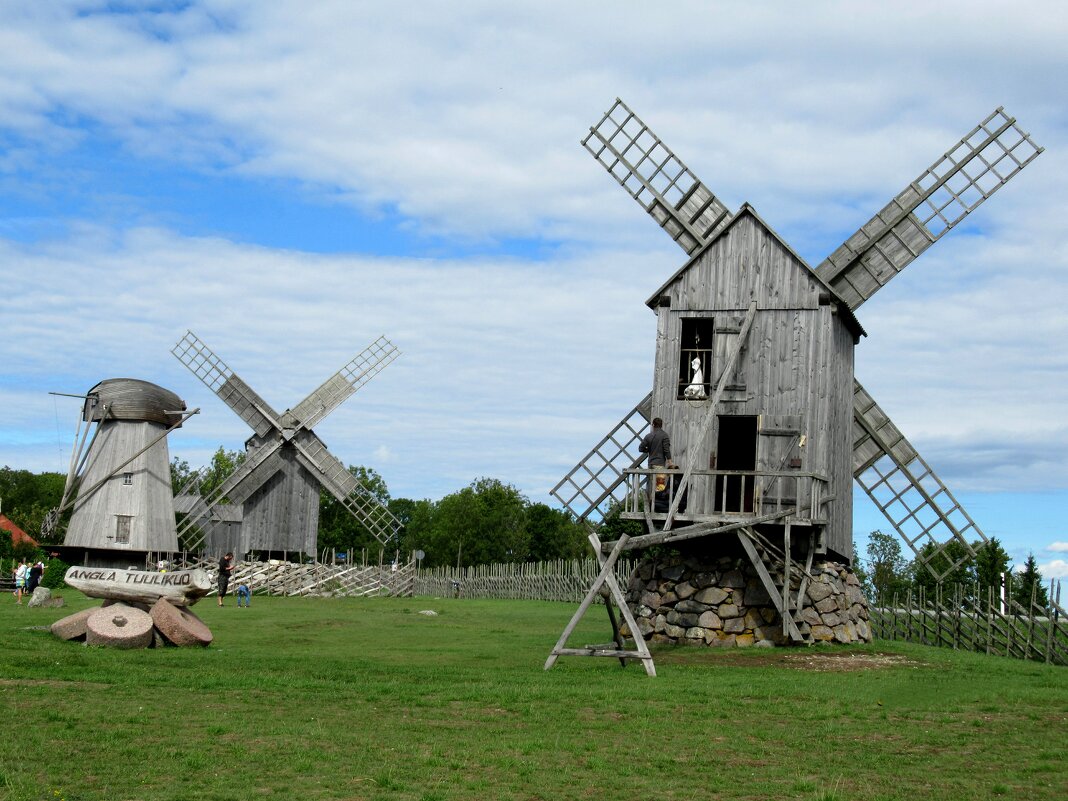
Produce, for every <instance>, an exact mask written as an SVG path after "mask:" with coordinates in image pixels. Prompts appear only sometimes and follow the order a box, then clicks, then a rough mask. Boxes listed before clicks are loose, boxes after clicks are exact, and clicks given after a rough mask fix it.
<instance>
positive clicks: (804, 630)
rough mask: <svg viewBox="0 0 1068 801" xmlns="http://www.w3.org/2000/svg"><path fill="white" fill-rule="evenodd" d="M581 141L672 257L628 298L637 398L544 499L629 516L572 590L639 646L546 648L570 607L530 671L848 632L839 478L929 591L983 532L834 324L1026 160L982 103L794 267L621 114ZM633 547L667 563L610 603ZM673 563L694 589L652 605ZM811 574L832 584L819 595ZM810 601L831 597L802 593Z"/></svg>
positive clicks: (850, 326)
mask: <svg viewBox="0 0 1068 801" xmlns="http://www.w3.org/2000/svg"><path fill="white" fill-rule="evenodd" d="M583 145H584V146H585V147H586V149H587V150H588V151H589V153H590V154H591V155H592V156H593V157H594V158H595V159H597V161H599V162H600V163H601V165H602V166H603V167H604V168H605V169H606V170H607V171H608V172H609V173H610V174H611V175H612V176H613V177H614V178H615V179H616V181H617V182H618V183H619V184H620V185H621V186H622V187H623V188H624V189H626V190H627V192H628V193H629V194H630V195H631V196H632V197H633V198H634V199H635V200H637V201H638V203H639V204H641V206H642V207H643V208H644V209H645V210H646V212H647V213H648V214H649V215H650V216H651V217H652V218H653V219H654V220H655V221H656V223H657V224H658V225H659V226H660V227H661V228H663V230H664V231H665V232H666V233H667V234H668V235H669V236H670V237H671V238H672V239H673V240H674V241H675V242H677V243H678V245H679V246H680V247H681V248H682V250H683V251H684V253H685V254H686V258H687V261H686V262H685V263H684V264H683V265H682V267H681V268H680V269H679V270H678V271H677V272H676V273H675V274H674V275H672V276H671V277H670V278H668V279H667V280H666V281H665V282H664V283H663V284H662V285H661V286H659V287H658V288H656V290H655V291H654V292H653V293H652V294H651V295H650V296H649V298H648V300H647V301H646V304H647V305H648V306H649V308H650V309H651V310H652V311H653V313H654V314H656V319H657V334H656V363H655V366H654V372H653V388H652V392H650V393H649V395H647V396H646V397H645V398H643V399H642V400H640V401H639V402H638V403H637V404H636V405H635V406H634V408H633V409H632V410H631V411H630V412H629V413H628V414H627V415H626V416H625V417H624V418H623V420H622V421H621V422H620V423H619V424H617V425H616V426H615V427H614V428H613V429H612V430H611V431H610V432H609V433H608V434H607V435H606V436H605V437H604V439H602V440H601V442H600V443H598V444H597V446H596V447H594V448H593V450H591V451H590V452H589V453H588V454H587V455H586V456H585V457H584V458H583V459H582V460H581V462H580V463H579V464H578V465H577V466H576V467H575V468H574V469H573V470H572V471H571V472H570V473H568V475H567V476H565V477H564V478H563V480H561V481H560V483H559V484H558V485H557V486H556V487H555V488H554V489H553V491H552V492H553V494H554V495H555V496H556V497H557V498H558V499H559V500H560V501H561V502H562V503H563V504H564V506H565V507H566V508H567V509H569V510H570V511H571V512H572V513H574V514H575V515H576V517H578V518H580V519H584V520H588V521H591V522H592V523H596V522H597V521H600V520H601V519H602V518H603V516H604V515H605V514H606V513H607V512H608V511H609V509H613V510H615V511H618V512H619V516H620V517H621V518H623V519H625V520H635V521H641V522H642V523H643V524H644V531H645V533H644V534H641V535H637V536H630V537H628V536H627V535H623V536H621V537H620V538H619V539H617V540H615V541H613V542H604V543H602V542H601V541H600V538H599V536H598V534H597V533H596V531H594V532H593V533H591V542H592V544H593V546H594V548H595V550H596V552H597V554H598V556H599V558H600V559H601V560H602V562H603V563H604V564H605V565H607V567H606V569H603V570H602V571H601V575H600V576H599V577H598V580H597V581H595V582H594V586H593V587H592V588H591V590H590V592H591V596H590V598H591V599H592V595H593V594H594V593H596V592H604V593H605V594H607V595H609V596H610V597H611V598H613V599H614V601H615V603H616V605H617V606H619V607H620V610H621V612H622V613H623V616H624V619H625V624H626V628H625V629H624V633H629V632H634V631H640V632H641V634H642V635H644V636H638V637H635V638H634V639H635V644H636V645H637V648H638V650H637V651H633V650H626V651H625V650H624V648H623V640H622V638H621V637H620V634H619V631H618V627H616V626H615V625H614V624H613V628H614V635H615V636H614V641H613V644H609V645H607V646H604V647H588V648H578V649H573V648H572V649H569V648H566V647H565V646H566V640H567V637H568V636H569V634H570V632H571V630H572V629H573V628H574V625H575V623H577V620H578V618H579V617H580V616H581V614H582V613H583V612H584V611H585V608H582V607H580V610H579V612H578V613H576V616H575V617H574V618H573V619H572V622H571V624H569V626H568V629H567V630H565V632H564V635H563V636H562V637H561V640H560V642H559V643H558V644H557V647H556V648H555V649H554V651H553V654H552V655H551V656H550V658H549V663H548V664H547V667H548V666H550V665H551V664H552V663H553V662H554V661H555V659H556V657H557V656H559V655H561V654H570V653H596V654H598V655H609V656H619V657H620V658H624V659H626V658H638V659H642V660H643V661H645V664H646V668H647V670H650V671H651V669H652V660H651V658H649V657H648V651H647V649H646V648H645V644H644V639H653V640H670V641H679V640H681V639H684V638H688V639H698V640H700V639H704V640H705V641H706V642H708V643H709V644H724V640H729V642H730V643H737V644H739V645H743V644H748V643H752V642H753V641H754V640H756V641H760V640H770V641H772V642H778V641H780V640H782V641H785V642H789V641H811V640H812V639H835V640H839V641H852V640H864V639H869V638H870V633H869V632H868V631H867V627H866V624H865V621H866V606H865V605H864V604H863V603H862V602H863V600H864V599H863V597H862V596H861V597H860V598H859V599H858V598H857V596H858V595H859V589H857V588H856V583H855V581H856V580H855V577H854V576H853V574H852V571H851V562H852V559H853V539H852V522H853V521H852V484H853V482H854V481H856V482H857V484H859V486H860V487H861V488H863V490H864V491H865V492H866V493H867V494H868V496H869V497H870V498H871V499H872V500H873V501H874V503H875V504H876V506H877V507H878V508H879V509H880V510H881V511H882V512H883V514H884V515H885V516H886V518H887V519H888V520H889V522H890V524H891V525H892V526H893V528H894V530H895V531H896V532H897V533H898V534H899V535H900V537H901V538H902V539H903V540H904V541H905V542H906V543H907V544H908V546H909V547H910V548H911V549H912V550H913V551H914V552H915V554H916V557H917V559H918V561H920V562H921V563H923V564H925V565H926V567H927V569H929V570H931V571H932V572H933V573H934V574H935V576H936V577H937V578H939V579H941V578H942V577H943V576H944V575H946V574H947V573H948V572H949V571H951V570H952V569H953V568H954V567H955V566H956V565H957V564H959V560H960V558H961V557H957V558H956V559H954V558H953V557H952V556H951V553H963V554H966V555H967V554H971V553H972V551H973V549H972V542H974V541H985V537H984V536H983V534H982V532H981V531H980V529H979V527H978V526H977V525H976V523H975V522H974V521H973V520H972V519H971V517H969V516H968V514H967V512H965V511H964V509H963V508H962V507H961V505H960V504H959V503H958V502H957V500H956V499H955V498H954V496H953V495H952V493H950V491H949V489H948V488H947V487H946V486H945V484H944V483H943V482H942V481H941V480H940V479H939V478H938V476H937V475H936V474H935V472H934V470H933V469H932V468H931V466H930V465H928V463H927V462H926V461H925V460H924V459H923V458H922V457H921V456H920V454H919V453H918V452H917V451H916V449H915V448H914V447H913V446H912V445H911V444H910V443H909V441H908V440H907V439H906V438H905V436H904V435H903V434H902V433H901V431H900V430H899V429H898V427H897V426H896V425H895V424H894V423H893V422H892V421H891V420H890V418H889V417H888V416H887V415H886V413H885V412H884V411H883V410H882V409H881V408H880V407H879V406H878V404H877V403H876V402H875V400H874V399H873V398H872V396H871V394H870V393H868V392H867V391H866V390H865V389H864V387H863V386H861V384H860V382H859V381H857V380H856V378H855V377H854V375H853V352H854V346H855V345H856V344H857V343H858V342H859V340H860V337H861V336H863V335H864V330H863V328H862V327H861V324H860V322H859V321H858V319H857V317H856V316H855V312H856V310H857V309H858V308H859V307H860V306H861V305H863V303H864V302H865V301H866V300H868V299H869V298H870V297H872V295H874V294H875V293H876V292H877V291H879V290H880V289H881V288H882V287H884V286H886V284H887V283H889V281H890V280H891V279H892V278H894V277H895V276H896V275H898V273H900V272H901V271H902V270H904V269H905V267H907V266H908V265H909V264H911V263H912V262H913V261H914V260H915V259H916V258H917V257H918V256H920V255H921V254H922V253H923V252H924V251H925V250H927V248H929V247H930V246H931V245H933V244H934V243H935V242H937V241H938V240H939V239H940V238H941V237H942V236H943V235H945V234H946V233H947V232H948V231H949V230H950V229H952V228H953V227H954V226H955V225H956V224H957V223H959V222H960V221H961V220H962V219H963V218H964V217H965V216H966V215H967V214H969V213H970V212H971V211H973V210H974V209H975V208H976V207H977V206H978V205H980V204H981V203H982V202H983V201H984V200H986V199H987V198H989V197H990V196H991V195H992V194H993V193H994V192H996V191H997V190H998V189H999V188H1001V187H1002V186H1003V185H1004V184H1005V183H1006V182H1007V181H1009V180H1010V179H1011V178H1012V177H1013V176H1015V175H1016V174H1017V173H1018V172H1019V171H1020V170H1022V169H1023V168H1024V167H1025V166H1026V165H1027V164H1029V163H1030V162H1031V161H1032V160H1033V159H1034V158H1035V157H1037V156H1038V155H1039V153H1041V152H1042V148H1040V147H1037V146H1036V145H1035V144H1034V143H1033V142H1032V141H1031V138H1030V137H1029V136H1028V135H1027V134H1026V133H1024V132H1023V131H1022V130H1021V129H1020V127H1019V126H1018V125H1017V123H1016V120H1015V119H1014V118H1012V117H1010V116H1009V115H1008V114H1007V113H1006V112H1005V111H1004V110H1003V109H1001V108H998V109H996V110H995V111H994V112H993V113H992V114H990V115H989V116H987V117H986V118H985V119H983V120H982V121H981V122H980V123H979V124H978V125H977V126H976V127H975V128H973V129H972V130H971V131H969V132H968V133H967V135H966V136H965V137H964V138H963V139H961V140H960V141H959V142H958V143H956V144H955V145H954V146H953V147H952V148H951V149H950V150H949V151H947V152H946V153H945V154H944V155H942V156H941V157H939V158H938V159H937V160H936V161H935V163H934V164H933V165H932V166H931V167H929V168H928V169H926V170H924V171H923V172H922V173H921V174H920V175H919V177H918V178H916V180H914V181H912V182H910V183H909V184H908V185H907V186H906V187H905V188H904V190H902V191H901V192H900V193H899V194H898V195H896V196H895V197H894V198H893V199H891V201H890V202H889V203H888V204H887V205H886V206H885V207H884V208H882V209H881V210H880V211H879V212H878V213H877V214H876V215H875V216H874V217H872V219H871V220H869V221H868V222H866V223H865V224H864V225H863V226H861V228H860V230H858V231H857V232H856V233H855V234H853V235H852V236H851V237H849V238H848V239H847V240H846V241H845V242H844V243H843V244H842V245H841V246H840V247H839V248H838V249H836V250H835V251H834V252H833V253H831V254H830V255H829V256H828V257H827V258H826V259H824V260H823V261H822V262H821V263H820V264H818V265H817V266H816V267H815V268H812V267H810V266H809V265H808V264H807V263H806V262H805V261H804V259H802V258H801V257H800V256H798V255H797V253H795V252H794V251H793V249H791V247H790V246H789V244H787V243H786V242H785V241H784V240H783V239H782V238H781V237H780V236H779V235H778V234H777V233H776V232H775V231H774V230H773V229H772V228H771V226H770V225H769V224H768V223H767V222H766V221H765V220H763V219H762V218H761V217H760V216H759V215H758V214H757V212H756V210H755V209H754V208H753V207H752V206H750V205H749V204H744V205H743V206H742V207H741V208H740V209H739V210H738V211H737V212H734V213H732V212H730V211H729V210H728V208H727V207H726V206H725V205H724V203H723V202H722V201H721V200H720V199H719V198H717V197H716V196H715V195H714V194H713V193H712V192H711V191H710V190H709V189H708V188H707V187H706V186H705V185H704V184H703V183H701V182H700V181H699V180H698V179H697V178H696V177H695V176H694V175H693V173H691V172H690V170H689V169H688V168H687V167H686V165H685V164H683V163H682V162H681V161H680V160H679V159H678V158H677V157H676V156H675V155H674V153H672V152H671V150H669V149H668V148H667V146H666V145H664V143H663V142H662V141H661V140H660V138H659V137H657V136H656V135H655V134H654V133H653V132H652V131H651V130H650V129H649V127H648V126H646V125H645V123H643V122H642V120H641V119H639V118H638V117H637V116H636V115H635V114H634V113H633V112H632V111H631V110H630V109H629V108H628V107H627V106H626V105H625V104H624V103H623V102H622V101H620V100H617V101H616V102H615V104H613V106H612V107H611V109H609V111H608V112H607V113H606V114H605V115H604V117H602V119H601V120H600V121H599V122H598V123H597V124H596V125H595V126H594V127H592V128H591V129H590V133H589V135H588V136H587V137H586V138H585V139H584V140H583ZM653 417H659V418H661V419H662V420H663V422H664V428H665V429H666V430H667V431H668V432H670V436H671V441H672V451H673V453H674V454H675V461H676V462H677V463H678V464H677V465H676V466H674V467H671V466H669V467H667V468H664V467H655V468H646V467H643V466H642V458H641V457H642V454H641V453H640V452H639V449H638V445H639V443H640V441H641V439H642V437H643V435H644V434H645V432H646V430H647V427H648V423H649V421H650V420H651V419H652V418H653ZM658 483H659V484H660V485H662V486H663V487H664V489H663V490H661V491H657V485H658ZM950 543H958V544H959V548H958V547H953V548H950V547H949V545H950ZM651 545H666V546H672V547H674V548H675V549H677V550H678V552H679V557H678V559H677V560H676V561H677V562H678V563H679V564H677V565H676V564H670V565H667V567H665V566H664V565H665V563H664V561H663V559H661V560H660V561H659V562H657V560H655V559H650V560H647V561H648V562H649V563H648V564H643V565H642V566H641V568H640V570H639V571H636V574H635V575H634V576H632V577H631V581H630V587H629V601H630V607H631V608H628V604H627V603H626V601H625V599H624V595H623V593H622V590H621V589H620V587H619V584H618V582H617V581H616V579H615V576H614V574H613V570H612V566H611V563H614V561H615V560H616V559H618V557H619V555H620V554H622V553H625V552H628V551H632V550H638V549H643V548H647V547H649V546H651ZM965 558H966V557H965ZM687 560H689V564H691V565H698V564H700V565H702V566H703V567H702V570H703V572H700V571H699V572H700V576H701V580H700V581H697V580H696V579H693V580H690V579H686V580H685V581H682V583H683V584H684V585H686V586H685V588H684V589H683V590H682V593H684V594H685V593H692V594H689V595H686V598H685V599H682V598H679V597H678V595H679V594H678V593H676V592H674V590H672V591H671V592H670V593H665V592H664V591H663V590H664V586H665V584H664V581H665V576H664V575H663V573H664V571H668V572H672V571H673V572H678V571H680V570H685V569H687V568H685V565H686V564H687ZM694 569H697V568H694ZM833 571H837V572H838V573H839V574H840V575H839V578H840V581H841V586H837V585H834V582H831V584H830V585H829V587H830V588H829V589H827V588H824V587H823V586H822V585H823V584H825V583H827V582H828V581H830V579H829V578H828V576H829V575H830V573H831V572H833ZM639 574H640V575H639ZM667 578H668V580H670V581H672V582H674V581H676V580H678V579H677V578H672V577H671V576H668V577H667ZM695 582H696V583H695ZM734 585H739V586H734ZM817 585H821V586H817ZM672 586H674V584H672ZM695 588H696V589H695ZM825 592H829V593H831V596H830V597H831V600H828V597H827V596H824V597H823V598H820V600H819V601H818V602H817V601H814V600H813V599H814V598H815V597H817V596H821V595H823V594H824V593H825ZM724 593H725V594H726V597H725V598H724V597H722V596H723V595H724ZM669 595H670V596H671V597H668V596H669ZM665 598H666V599H667V600H665ZM765 599H766V600H765ZM834 599H837V606H836V607H835V608H833V609H832V608H831V607H832V606H833V605H834V604H833V601H834ZM747 600H749V601H752V603H746V601H747ZM676 602H677V603H676ZM762 603H763V604H764V605H763V606H762V605H761V604H762ZM654 604H657V606H656V607H655V608H654V606H653V605H654ZM845 604H848V605H847V608H845V609H843V608H842V607H843V605H845ZM587 606H588V604H587ZM680 606H681V607H682V609H681V610H680ZM747 607H748V608H749V609H750V610H751V611H752V612H753V614H752V615H750V614H749V613H746V612H744V611H743V612H741V613H739V617H738V618H735V617H725V615H734V614H735V613H738V612H739V609H742V610H744V609H745V608H747ZM816 607H818V608H816ZM610 608H611V602H610ZM850 610H852V611H850ZM769 617H774V620H773V621H769V620H768V619H767V618H769ZM702 621H703V622H702ZM772 629H777V631H774V632H773V631H772ZM628 630H629V631H628ZM779 635H781V636H779ZM730 637H733V638H734V639H733V640H730V639H729V638H730ZM728 644H729V643H728Z"/></svg>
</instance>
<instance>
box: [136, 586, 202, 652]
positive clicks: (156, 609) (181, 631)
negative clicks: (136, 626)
mask: <svg viewBox="0 0 1068 801" xmlns="http://www.w3.org/2000/svg"><path fill="white" fill-rule="evenodd" d="M149 614H150V615H151V616H152V622H153V623H155V624H156V628H157V629H158V630H159V633H160V634H162V635H163V636H164V637H165V638H166V639H167V641H168V642H170V643H173V644H174V645H178V646H189V645H211V641H212V640H213V639H214V637H212V634H211V629H209V628H208V627H207V626H206V625H205V624H204V621H202V620H201V619H200V618H199V617H197V616H196V615H194V614H193V613H192V612H190V611H189V610H188V609H181V608H179V607H177V606H173V605H172V604H170V603H169V602H167V601H166V600H164V599H163V598H160V599H159V600H158V601H156V603H155V604H153V605H152V609H151V610H150V611H149Z"/></svg>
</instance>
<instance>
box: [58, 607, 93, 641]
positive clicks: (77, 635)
mask: <svg viewBox="0 0 1068 801" xmlns="http://www.w3.org/2000/svg"><path fill="white" fill-rule="evenodd" d="M98 611H99V610H98V609H95V608H94V609H83V610H82V611H81V612H75V613H74V614H73V615H67V616H66V617H65V618H61V619H60V620H57V621H56V622H55V623H53V624H52V629H51V631H52V633H53V634H54V635H56V636H57V637H59V639H61V640H80V639H83V638H84V637H85V624H86V621H88V620H89V616H90V615H92V614H93V613H94V612H98Z"/></svg>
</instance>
